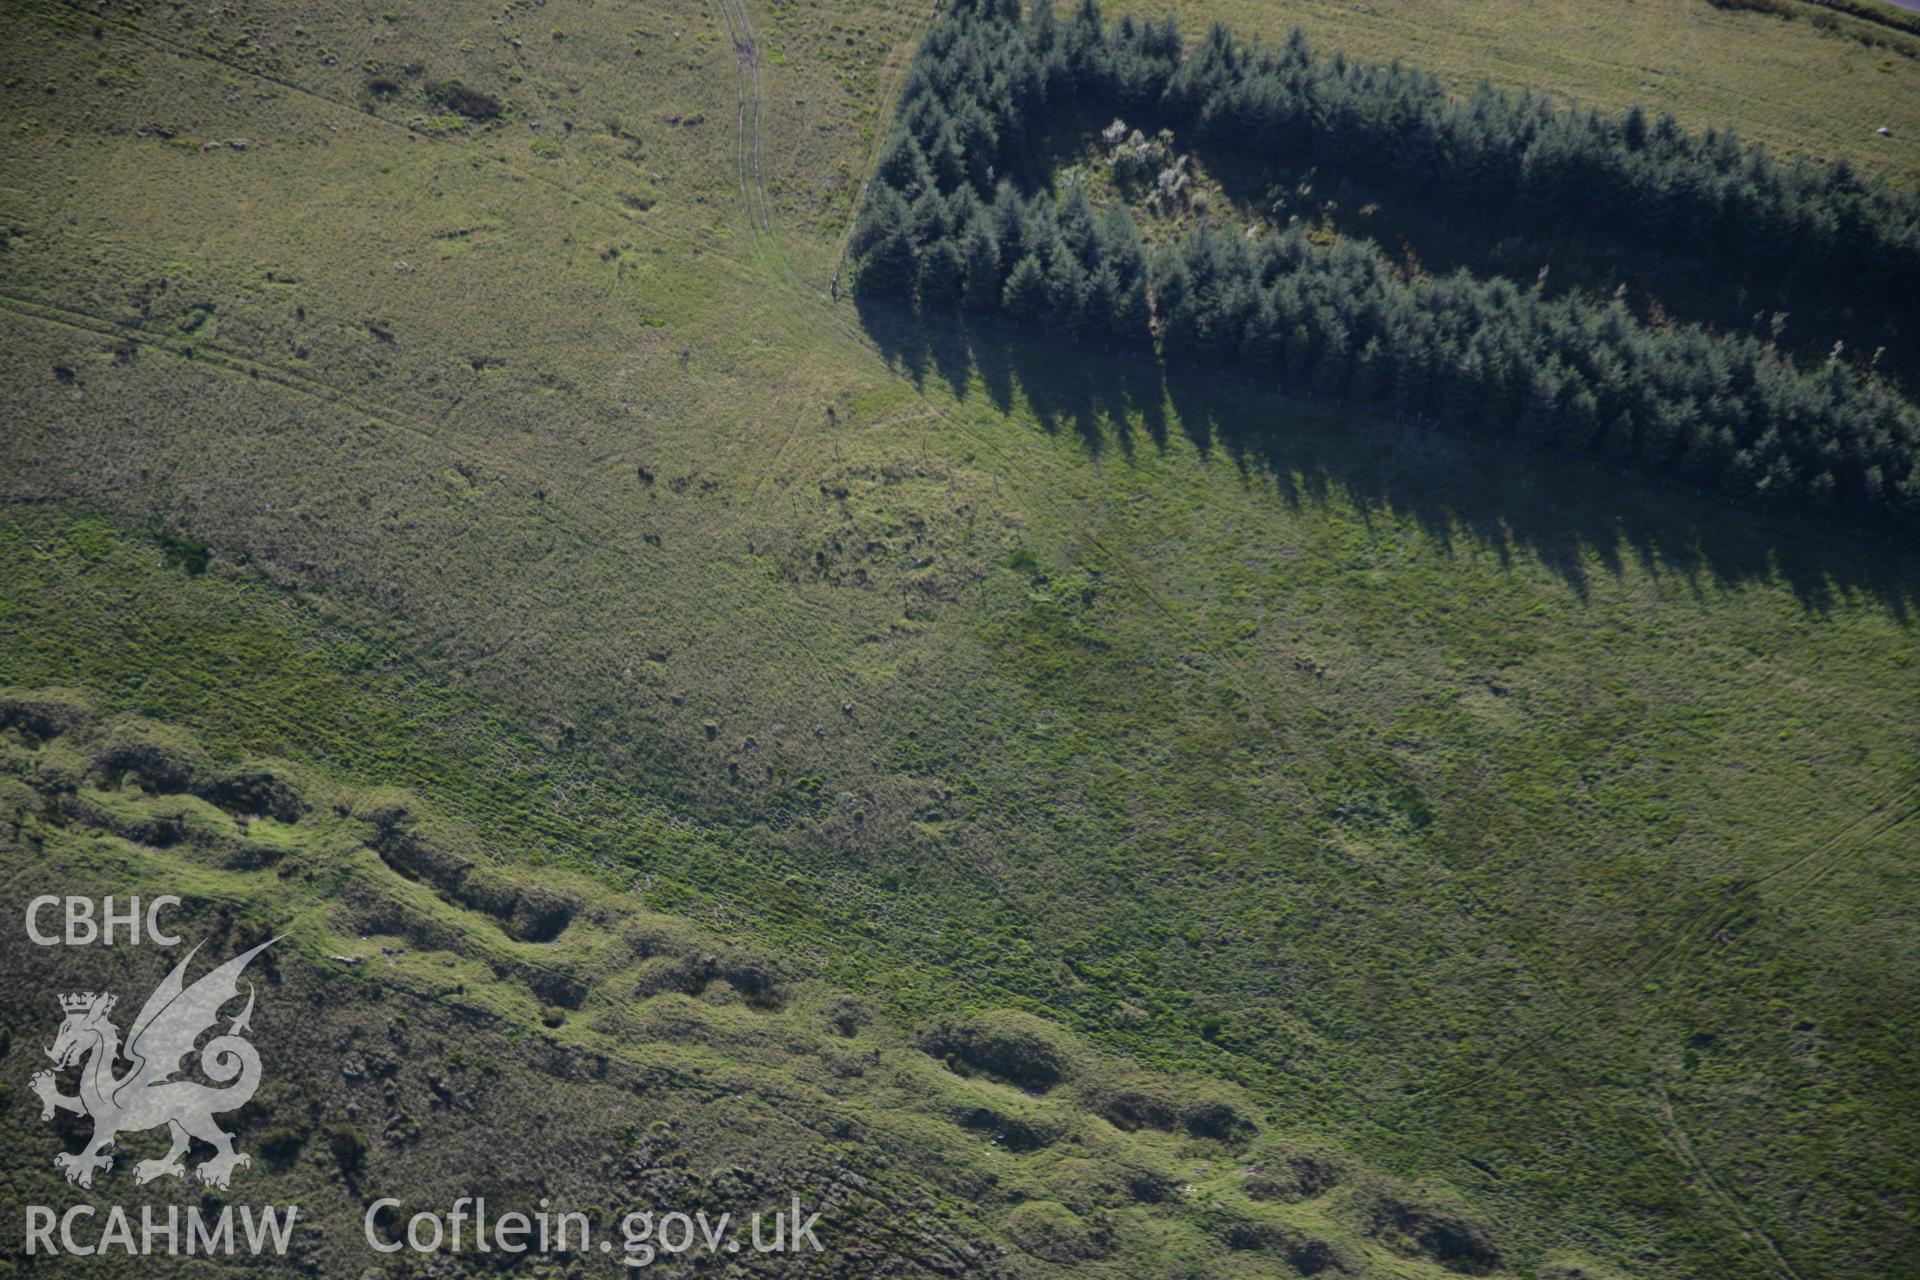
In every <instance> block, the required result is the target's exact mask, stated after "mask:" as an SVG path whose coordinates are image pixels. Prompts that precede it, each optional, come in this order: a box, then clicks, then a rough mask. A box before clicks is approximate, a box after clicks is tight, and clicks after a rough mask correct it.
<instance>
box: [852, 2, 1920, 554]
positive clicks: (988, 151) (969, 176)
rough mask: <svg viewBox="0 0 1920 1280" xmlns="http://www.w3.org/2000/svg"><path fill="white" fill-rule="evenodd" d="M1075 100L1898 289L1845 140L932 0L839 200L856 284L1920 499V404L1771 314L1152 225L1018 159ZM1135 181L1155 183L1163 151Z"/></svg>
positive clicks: (1616, 441)
mask: <svg viewBox="0 0 1920 1280" xmlns="http://www.w3.org/2000/svg"><path fill="white" fill-rule="evenodd" d="M1094 109H1097V110H1099V111H1102V112H1104V111H1106V110H1112V111H1115V112H1118V113H1121V114H1123V115H1126V114H1130V115H1132V116H1134V117H1136V118H1146V119H1150V120H1152V121H1154V122H1156V123H1159V124H1164V125H1166V126H1167V127H1170V128H1171V129H1173V130H1174V131H1175V132H1176V134H1178V135H1179V136H1180V137H1182V138H1183V139H1185V138H1197V139H1199V140H1201V141H1203V142H1205V143H1206V144H1208V145H1209V146H1212V147H1214V148H1216V149H1221V150H1228V151H1230V152H1231V153H1232V155H1233V156H1234V157H1235V159H1236V162H1237V163H1239V164H1242V165H1247V166H1252V167H1254V168H1256V169H1258V168H1260V167H1262V166H1264V167H1265V168H1266V169H1267V170H1268V171H1270V172H1271V173H1274V174H1278V173H1281V172H1284V171H1287V170H1289V169H1290V168H1292V167H1294V166H1298V165H1302V164H1315V165H1319V166H1322V167H1323V168H1324V169H1330V170H1337V171H1340V172H1342V173H1344V174H1351V175H1353V176H1355V177H1357V178H1358V179H1359V180H1362V181H1365V182H1369V183H1372V184H1374V185H1376V186H1378V187H1380V188H1381V189H1391V190H1394V191H1397V192H1400V193H1403V194H1405V195H1407V196H1409V197H1413V196H1416V195H1417V197H1418V201H1419V203H1420V205H1421V207H1432V208H1434V209H1435V210H1437V211H1446V216H1452V217H1457V218H1463V219H1470V220H1473V222H1474V225H1484V226H1485V227H1486V228H1487V229H1488V234H1501V235H1519V236H1525V235H1528V234H1533V233H1535V232H1539V233H1542V234H1545V233H1546V232H1550V231H1553V230H1555V229H1558V228H1562V227H1565V226H1567V225H1569V224H1580V225H1582V226H1584V227H1585V228H1586V229H1587V230H1588V231H1589V232H1590V233H1592V234H1594V235H1599V236H1604V237H1610V238H1611V239H1613V240H1615V241H1619V242H1624V243H1627V244H1640V243H1645V244H1648V245H1656V244H1657V245H1658V246H1660V248H1661V251H1663V252H1669V253H1671V252H1676V251H1679V252H1695V253H1697V254H1698V255H1699V256H1700V257H1702V258H1716V257H1722V256H1731V257H1737V258H1739V259H1740V260H1741V261H1742V263H1743V264H1744V265H1743V267H1742V269H1743V270H1746V271H1749V272H1751V271H1766V270H1774V271H1777V272H1785V271H1789V270H1791V271H1798V272H1803V273H1811V274H1814V275H1820V276H1824V277H1826V278H1828V279H1829V280H1831V279H1832V278H1833V277H1835V276H1838V275H1844V276H1846V278H1847V279H1848V281H1849V287H1851V282H1852V281H1854V280H1858V281H1860V289H1861V290H1862V293H1863V297H1862V299H1861V300H1862V301H1867V300H1870V297H1871V298H1878V299H1881V300H1884V301H1885V302H1886V303H1887V304H1888V305H1890V306H1896V307H1911V306H1913V305H1914V303H1915V299H1920V197H1899V196H1895V195H1894V194H1892V193H1890V192H1889V191H1887V190H1886V189H1885V188H1884V187H1883V186H1880V185H1870V184H1868V183H1865V182H1864V181H1862V180H1861V179H1860V177H1859V176H1858V175H1857V174H1856V173H1855V172H1854V171H1853V170H1852V169H1851V168H1850V167H1848V166H1847V165H1846V163H1845V162H1844V161H1841V162H1837V163H1835V164H1833V165H1828V166H1813V165H1808V164H1806V163H1804V162H1795V163H1794V164H1792V165H1781V164H1779V163H1777V162H1775V161H1773V160H1772V159H1771V158H1769V157H1768V156H1767V155H1766V153H1765V152H1764V151H1762V150H1759V149H1757V148H1748V147H1744V146H1742V145H1741V144H1740V143H1739V141H1738V139H1737V138H1736V137H1735V136H1734V134H1733V133H1732V132H1731V131H1729V130H1721V131H1709V132H1706V133H1702V134H1694V133H1689V132H1687V131H1685V130H1682V129H1681V128H1680V127H1679V126H1678V125H1677V124H1675V123H1674V121H1673V120H1672V119H1671V118H1670V117H1662V118H1660V119H1658V120H1654V121H1649V120H1648V119H1647V118H1646V116H1645V114H1644V113H1643V112H1641V111H1640V110H1639V109H1638V108H1635V109H1634V110H1632V111H1629V112H1627V113H1625V114H1623V115H1620V116H1617V117H1612V116H1603V115H1600V114H1597V113H1594V112H1591V111H1572V110H1557V109H1555V108H1554V107H1552V106H1551V104H1549V103H1548V102H1547V101H1546V100H1545V99H1543V98H1540V97H1538V96H1535V95H1529V94H1520V95H1512V94H1504V93H1498V92H1495V91H1494V90H1492V89H1490V88H1485V87H1483V88H1482V89H1481V90H1479V91H1478V92H1477V93H1475V94H1474V95H1473V96H1471V97H1470V98H1468V99H1465V100H1454V99H1451V98H1449V97H1448V96H1447V95H1446V94H1445V93H1444V92H1443V91H1442V90H1441V89H1440V87H1439V85H1438V83H1437V82H1436V81H1435V80H1434V79H1433V77H1431V76H1430V75H1427V74H1425V73H1423V72H1420V71H1417V70H1413V69H1409V68H1406V67H1404V66H1401V65H1398V64H1395V65H1392V66H1386V67H1378V66H1373V67H1369V66H1361V65H1359V64H1355V63H1350V62H1348V61H1347V60H1346V59H1344V58H1343V57H1341V56H1339V55H1337V54H1336V55H1334V56H1332V57H1321V56H1319V55H1316V54H1315V53H1314V52H1313V51H1312V50H1311V49H1310V48H1309V47H1308V46H1307V44H1306V41H1305V40H1304V38H1303V37H1302V36H1301V35H1300V34H1299V33H1298V32H1295V33H1294V35H1293V36H1292V37H1291V38H1290V39H1289V40H1288V42H1287V43H1286V45H1285V46H1284V47H1283V48H1281V49H1278V50H1268V49H1259V48H1255V47H1252V46H1249V45H1247V44H1244V43H1241V42H1239V41H1236V40H1235V39H1234V38H1233V37H1232V36H1231V35H1229V34H1228V33H1227V31H1226V30H1225V29H1224V28H1222V27H1219V26H1215V27H1214V28H1213V29H1212V30H1211V31H1210V32H1209V33H1208V35H1207V36H1206V38H1205V39H1204V40H1202V41H1201V42H1200V44H1199V45H1198V46H1197V47H1195V48H1194V49H1193V50H1192V51H1191V52H1185V51H1184V46H1183V44H1182V41H1181V37H1180V34H1179V31H1178V30H1177V28H1176V27H1175V26H1174V25H1173V23H1172V22H1171V20H1166V21H1159V22H1149V23H1137V22H1135V21H1134V20H1133V19H1131V18H1122V19H1121V20H1120V21H1119V22H1118V23H1116V24H1114V25H1112V26H1108V25H1106V24H1105V23H1104V22H1103V21H1102V19H1101V16H1100V12H1099V9H1098V7H1097V6H1096V5H1095V4H1094V3H1093V2H1092V0H1086V2H1085V3H1083V4H1082V5H1081V7H1080V8H1079V9H1078V10H1077V11H1076V12H1075V13H1074V14H1073V16H1072V17H1070V18H1068V19H1066V20H1065V21H1060V20H1058V19H1056V17H1055V14H1054V11H1053V10H1052V8H1051V7H1050V6H1048V5H1044V4H1042V5H1040V6H1039V7H1037V8H1036V9H1035V10H1034V11H1033V13H1032V15H1031V17H1028V18H1024V19H1023V17H1022V15H1021V11H1020V7H1019V4H1018V0H958V3H956V4H955V5H954V6H953V7H952V8H951V9H950V10H949V11H948V13H947V14H946V15H945V16H944V17H943V18H942V19H941V20H940V21H939V22H937V23H936V24H935V25H934V26H933V28H932V29H931V30H930V31H929V32H928V35H927V38H926V41H925V43H924V45H923V46H922V48H921V50H920V53H919V56H918V59H917V61H916V62H915V64H914V66H913V68H912V69H911V70H910V72H909V73H908V77H907V80H906V84H905V88H904V90H903V92H902V95H901V105H900V108H899V113H898V117H897V119H896V122H895V126H894V129H893V131H892V133H891V134H890V135H889V138H888V140H887V142H886V143H885V145H884V147H883V149H882V153H881V156H880V159H879V163H878V166H877V169H876V173H875V178H874V181H873V183H872V184H871V186H870V188H869V192H868V196H867V199H866V201H865V203H864V205H863V207H862V210H861V213H860V217H859V220H858V222H857V224H856V226H855V230H854V235H853V239H852V242H851V251H852V253H853V254H854V263H855V268H854V276H855V286H856V288H857V290H858V291H859V292H860V294H861V295H862V296H863V297H864V298H868V299H886V298H892V299H898V300H901V301H906V300H910V299H916V298H917V299H918V301H919V303H920V304H921V305H922V306H923V307H926V308H928V309H945V308H952V307H962V308H965V309H967V310H971V311H977V312H1005V313H1007V314H1008V315H1009V316H1011V317H1012V318H1014V319H1016V320H1019V321H1022V322H1026V323H1030V324H1039V325H1045V326H1047V327H1048V328H1050V329H1055V330H1058V331H1060V332H1062V333H1066V334H1074V335H1084V336H1091V335H1097V336H1100V337H1103V338H1108V339H1116V340H1119V341H1122V342H1128V343H1136V344H1140V345H1142V346H1147V345H1150V344H1153V343H1155V342H1156V341H1157V343H1158V347H1159V350H1160V352H1161V354H1162V355H1164V356H1165V357H1166V358H1167V359H1169V360H1171V361H1189V360H1204V361H1213V362H1222V363H1225V362H1231V363H1235V364H1237V365H1240V366H1243V367H1245V368H1247V369H1248V370H1249V371H1252V372H1256V373H1259V374H1262V375H1265V376H1271V377H1274V378H1279V379H1284V380H1285V381H1287V382H1288V383H1290V384H1293V385H1295V386H1300V387H1307V388H1312V389H1314V390H1315V391H1317V392H1321V393H1328V394H1336V395H1345V396H1352V397H1355V398H1359V399H1364V400H1368V401H1372V402H1375V403H1378V404H1380V405H1383V406H1390V407H1393V408H1397V409H1399V410H1401V411H1404V412H1409V413H1415V414H1419V415H1422V416H1428V417H1432V418H1436V419H1438V420H1440V421H1441V422H1443V423H1446V424H1447V425H1449V426H1450V427H1453V428H1457V429H1474V430H1479V431H1484V432H1491V433H1494V434H1497V435H1500V436H1504V437H1509V438H1516V439H1520V440H1524V441H1526V442H1528V443H1531V444H1536V445H1544V446H1548V447H1552V448H1557V449H1561V450H1581V451H1592V452H1595V453H1598V454H1601V455H1604V456H1610V457H1615V458H1619V459H1621V460H1623V461H1630V462H1632V463H1634V464H1636V465H1639V466H1641V467H1644V468H1646V469H1648V470H1650V471H1655V472H1660V473H1663V474H1669V475H1675V476H1678V477H1681V478H1684V479H1687V480H1690V481H1693V482H1695V483H1699V484H1704V485H1713V486H1718V487H1722V488H1725V489H1728V490H1730V491H1733V492H1737V493H1741V494H1746V495H1750V496H1759V497H1763V498H1766V499H1769V500H1785V501H1792V502H1794V503H1797V504H1802V505H1806V506H1810V507H1814V508H1818V509H1838V510H1844V511H1848V512H1851V513H1856V514H1865V515H1870V516H1873V517H1877V518H1891V519H1897V520H1901V521H1905V522H1911V521H1912V520H1913V519H1915V517H1916V516H1920V468H1917V467H1916V445H1917V444H1920V415H1916V412H1915V410H1914V407H1913V406H1912V405H1911V404H1909V403H1908V402H1907V401H1905V400H1904V399H1903V398H1902V397H1901V396H1900V395H1899V394H1898V392H1897V391H1896V390H1895V389H1894V388H1893V387H1892V386H1890V385H1889V384H1888V383H1887V382H1886V381H1885V380H1883V378H1882V377H1881V376H1880V375H1879V373H1878V372H1877V371H1876V370H1875V369H1874V367H1873V365H1872V363H1871V362H1869V363H1868V364H1867V365H1866V367H1864V368H1863V367H1859V366H1856V365H1855V364H1854V363H1852V362H1850V361H1848V360H1847V359H1845V358H1844V353H1843V351H1842V350H1841V349H1840V347H1839V346H1838V345H1837V344H1836V346H1835V348H1834V350H1833V352H1832V353H1831V355H1829V356H1828V357H1827V358H1826V359H1825V360H1824V361H1822V362H1819V363H1818V365H1817V366H1816V367H1801V365H1800V364H1798V363H1796V361H1795V360H1794V359H1793V358H1792V357H1791V356H1789V355H1788V354H1787V353H1786V352H1784V351H1783V350H1781V349H1780V346H1779V344H1778V341H1777V338H1778V329H1777V325H1776V329H1775V331H1774V332H1772V333H1770V334H1768V335H1766V336H1758V335H1754V334H1743V333H1721V332H1715V331H1712V330H1710V329H1708V328H1705V327H1703V326H1700V325H1678V324H1670V323H1660V324H1649V323H1647V322H1644V321H1642V320H1641V319H1639V318H1637V317H1636V316H1635V315H1634V314H1633V313H1632V312H1631V310H1630V309H1629V308H1628V307H1627V306H1626V304H1625V302H1624V301H1623V300H1622V299H1621V298H1620V297H1619V296H1618V295H1616V296H1614V297H1611V298H1595V297H1591V296H1586V295H1583V294H1580V293H1569V294H1564V295H1559V296H1550V295H1549V294H1548V293H1547V292H1546V291H1545V290H1544V289H1543V288H1542V287H1540V285H1539V283H1538V282H1529V284H1528V285H1527V286H1526V287H1522V286H1521V285H1518V284H1516V283H1515V282H1513V281H1511V280H1508V279H1505V278H1502V277H1492V278H1477V277H1475V276H1473V275H1470V274H1468V273H1466V272H1464V271H1463V272H1456V273H1454V274H1451V275H1448V276H1445V277H1444V278H1440V279H1432V278H1427V277H1424V276H1422V275H1419V274H1417V273H1415V272H1411V271H1409V270H1407V269H1406V268H1405V267H1404V266H1403V265H1400V264H1396V263H1394V262H1392V261H1390V260H1389V258H1388V257H1387V255H1386V254H1385V253H1384V252H1383V251H1382V250H1381V249H1380V248H1379V246H1378V245H1376V244H1375V243H1373V242H1372V241H1370V240H1365V239H1360V238H1356V237H1351V236H1349V237H1344V238H1341V239H1339V240H1337V241H1336V242H1334V243H1333V244H1331V245H1320V244H1316V243H1313V242H1312V241H1310V240H1309V239H1308V238H1307V237H1305V236H1304V235H1303V234H1302V233H1301V232H1300V231H1299V230H1298V228H1297V227H1296V228H1291V229H1289V230H1286V231H1283V232H1267V233H1265V234H1260V235H1255V234H1253V233H1252V232H1251V231H1249V230H1248V229H1247V228H1243V227H1234V226H1215V225H1212V224H1210V223H1209V222H1207V221H1206V220H1205V219H1202V220H1200V221H1199V223H1198V225H1197V226H1195V227H1194V229H1193V230H1192V232H1191V233H1190V234H1189V235H1188V236H1187V237H1186V238H1185V239H1184V240H1183V241H1181V242H1179V243H1176V244H1170V245H1167V246H1165V247H1163V248H1161V249H1159V250H1158V251H1156V252H1153V253H1149V252H1148V251H1147V249H1146V247H1145V244H1144V242H1143V240H1142V237H1141V235H1140V232H1139V229H1138V226H1137V223H1136V218H1135V215H1134V213H1133V211H1132V210H1131V209H1130V208H1129V207H1128V206H1126V205H1125V204H1114V205H1112V206H1110V207H1109V208H1107V209H1106V210H1105V212H1104V213H1103V212H1100V211H1098V210H1096V209H1095V207H1094V205H1093V203H1092V202H1091V201H1090V200H1089V199H1088V197H1087V194H1086V191H1085V190H1084V189H1083V188H1082V187H1081V186H1080V185H1079V184H1078V183H1077V182H1071V181H1070V182H1067V183H1065V184H1062V186H1061V189H1060V190H1059V191H1058V193H1057V194H1055V193H1050V192H1049V191H1048V190H1047V184H1046V182H1045V181H1044V179H1045V178H1046V177H1047V176H1048V175H1046V174H1045V173H1036V172H1034V171H1033V169H1034V166H1035V164H1036V161H1035V160H1034V159H1033V157H1034V156H1036V155H1038V154H1040V153H1041V152H1042V148H1041V146H1040V145H1039V137H1040V135H1041V133H1042V132H1043V131H1044V130H1045V128H1046V127H1047V125H1048V124H1049V122H1050V121H1051V120H1053V119H1055V118H1057V117H1058V116H1059V115H1060V114H1062V113H1065V112H1069V111H1083V110H1094ZM1150 149H1151V148H1150V147H1149V146H1148V145H1147V144H1144V143H1143V144H1140V147H1139V150H1140V153H1141V155H1142V156H1145V155H1146V154H1147V153H1148V151H1149V150H1150ZM1154 163H1155V161H1151V160H1144V159H1143V160H1142V164H1143V165H1144V166H1145V168H1146V169H1147V170H1151V169H1152V167H1153V164H1154ZM1156 181H1157V186H1158V188H1159V189H1160V190H1161V191H1162V192H1163V193H1169V192H1175V191H1177V190H1178V189H1179V188H1180V187H1181V186H1182V185H1183V183H1184V173H1183V172H1182V171H1180V170H1179V169H1178V167H1177V166H1171V167H1167V168H1163V169H1162V170H1161V171H1160V173H1159V174H1158V178H1157V180H1156ZM1023 189H1025V190H1027V191H1031V192H1032V194H1023ZM1436 216H1440V214H1439V213H1436ZM1755 264H1758V265H1755ZM1866 295H1870V297H1868V296H1866ZM1915 322H1916V323H1920V318H1917V319H1916V321H1915Z"/></svg>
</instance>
